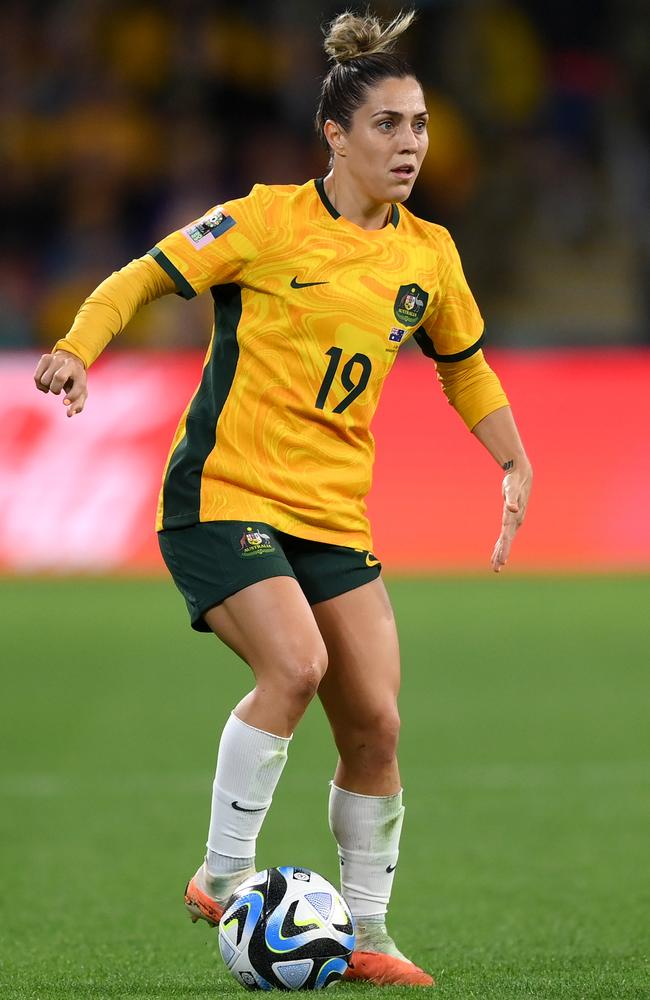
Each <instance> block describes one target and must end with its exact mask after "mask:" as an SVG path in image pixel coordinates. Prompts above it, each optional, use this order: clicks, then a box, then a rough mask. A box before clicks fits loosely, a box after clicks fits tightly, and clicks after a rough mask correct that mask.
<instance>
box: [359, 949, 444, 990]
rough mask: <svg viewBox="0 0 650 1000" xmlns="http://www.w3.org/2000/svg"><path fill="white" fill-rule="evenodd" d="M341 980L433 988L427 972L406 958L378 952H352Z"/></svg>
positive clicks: (430, 977) (378, 984)
mask: <svg viewBox="0 0 650 1000" xmlns="http://www.w3.org/2000/svg"><path fill="white" fill-rule="evenodd" d="M343 979H346V980H358V981H363V982H366V983H374V984H375V986H435V985H436V984H435V981H434V979H433V977H432V976H430V975H429V973H428V972H425V971H424V970H423V969H420V968H419V967H418V966H417V965H415V964H414V963H413V962H409V961H408V959H406V958H395V957H394V956H393V955H385V954H384V953H383V952H380V951H353V952H352V957H351V959H350V966H349V968H348V970H347V972H346V973H345V974H344V976H343Z"/></svg>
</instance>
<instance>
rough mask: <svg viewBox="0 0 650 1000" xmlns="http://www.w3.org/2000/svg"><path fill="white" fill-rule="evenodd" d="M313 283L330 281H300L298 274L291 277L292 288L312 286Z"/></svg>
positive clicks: (327, 282) (326, 283) (324, 283)
mask: <svg viewBox="0 0 650 1000" xmlns="http://www.w3.org/2000/svg"><path fill="white" fill-rule="evenodd" d="M312 285H329V281H298V275H297V274H296V276H295V277H293V278H292V279H291V287H292V288H311V286H312Z"/></svg>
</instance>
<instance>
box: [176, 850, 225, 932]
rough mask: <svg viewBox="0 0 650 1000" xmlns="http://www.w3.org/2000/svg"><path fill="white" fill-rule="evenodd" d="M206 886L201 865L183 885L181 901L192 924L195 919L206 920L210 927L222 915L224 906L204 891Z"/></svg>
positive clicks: (214, 924) (214, 925) (213, 925)
mask: <svg viewBox="0 0 650 1000" xmlns="http://www.w3.org/2000/svg"><path fill="white" fill-rule="evenodd" d="M206 888H207V887H206V885H205V875H204V868H203V865H201V867H200V868H199V870H198V871H197V873H196V875H195V876H194V878H191V879H190V880H189V882H188V883H187V885H186V886H185V895H184V896H183V902H184V903H185V907H186V909H187V911H188V913H189V915H190V917H191V918H192V923H193V924H195V923H196V921H197V920H207V922H208V923H209V924H210V926H211V927H216V926H217V924H218V923H219V921H220V920H221V917H222V916H223V910H224V907H223V904H222V903H220V902H219V900H218V899H215V898H214V897H213V896H210V895H209V893H208V892H206Z"/></svg>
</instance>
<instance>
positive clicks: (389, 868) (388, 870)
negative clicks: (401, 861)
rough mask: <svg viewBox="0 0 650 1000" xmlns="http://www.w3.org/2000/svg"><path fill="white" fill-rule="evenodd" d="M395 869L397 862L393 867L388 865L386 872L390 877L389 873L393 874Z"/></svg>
mask: <svg viewBox="0 0 650 1000" xmlns="http://www.w3.org/2000/svg"><path fill="white" fill-rule="evenodd" d="M396 868H397V862H395V864H394V865H388V867H387V869H386V871H387V873H388V874H389V875H390V873H391V872H394V871H395V869H396Z"/></svg>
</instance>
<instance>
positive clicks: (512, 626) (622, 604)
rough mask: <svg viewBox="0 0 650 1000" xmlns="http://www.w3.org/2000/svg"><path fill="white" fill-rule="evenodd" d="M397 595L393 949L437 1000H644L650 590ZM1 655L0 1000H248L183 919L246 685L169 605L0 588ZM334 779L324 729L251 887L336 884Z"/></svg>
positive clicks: (599, 583)
mask: <svg viewBox="0 0 650 1000" xmlns="http://www.w3.org/2000/svg"><path fill="white" fill-rule="evenodd" d="M389 589H390V591H391V595H392V598H393V601H394V605H395V609H396V613H397V617H398V621H399V625H400V634H401V641H402V654H403V674H404V681H403V693H402V697H401V709H402V717H403V734H402V744H401V763H402V772H403V782H404V787H405V802H406V806H407V812H406V824H405V828H404V836H403V841H402V854H401V857H400V863H399V868H398V872H397V879H396V883H395V890H394V897H393V904H392V909H391V920H390V926H391V928H392V930H393V933H394V935H395V937H396V939H397V941H398V943H399V944H400V946H401V947H402V948H403V949H404V950H405V951H406V952H407V953H408V954H409V955H410V956H412V957H413V959H415V960H416V961H417V962H419V963H421V964H422V965H423V966H425V967H426V968H427V969H430V970H431V971H432V972H433V974H434V975H435V977H436V979H437V981H438V984H439V985H438V989H437V991H436V993H435V994H433V995H438V996H440V997H441V998H458V1000H471V998H481V1000H486V998H494V1000H511V998H512V1000H514V998H517V1000H519V998H522V1000H523V998H528V997H535V998H540V1000H541V998H544V1000H563V998H570V1000H582V998H584V1000H596V998H604V997H612V998H614V997H615V998H617V1000H618V998H632V997H634V998H639V1000H640V998H642V997H643V998H648V997H649V996H650V969H649V965H648V937H649V933H650V899H649V894H648V893H649V890H648V880H647V876H648V861H649V860H650V832H649V828H648V825H647V819H648V804H649V801H650V797H649V795H648V792H649V787H648V773H649V768H648V765H649V763H650V725H649V724H648V663H649V662H650V655H649V651H650V641H649V640H650V631H649V628H648V608H650V578H648V577H636V578H605V577H602V578H593V579H590V578H565V579H562V578H558V579H527V578H517V577H510V578H508V577H507V576H504V577H499V578H493V577H491V576H489V575H488V574H486V577H485V579H480V580H479V579H474V578H467V579H465V578H452V579H446V580H441V579H437V580H419V581H410V580H393V581H389ZM264 627H266V628H268V629H272V628H273V622H271V621H269V622H267V623H266V624H265V626H264ZM0 633H1V637H2V638H1V644H0V650H1V653H0V660H1V663H2V670H1V674H2V696H1V701H0V715H1V718H0V746H1V748H2V752H1V753H0V801H1V803H2V805H1V808H0V849H1V867H0V876H1V881H0V996H2V997H6V998H8V1000H22V998H59V997H73V998H79V1000H86V998H125V1000H126V998H130V1000H131V998H181V997H183V998H188V1000H190V998H191V1000H208V998H210V1000H212V998H217V997H231V996H232V997H235V996H239V997H243V996H244V992H243V991H242V990H241V989H240V988H239V987H238V986H236V984H235V983H234V982H233V981H232V980H231V979H230V977H229V976H228V975H227V973H226V972H225V969H224V967H223V966H222V964H221V961H220V958H219V956H218V950H217V941H216V932H214V931H211V930H210V929H209V928H208V927H207V925H204V924H198V925H196V926H193V925H192V924H191V923H190V921H189V919H187V917H186V914H185V913H184V910H183V906H182V902H181V894H182V890H183V887H184V884H185V881H186V879H187V878H188V876H189V875H191V874H192V873H193V872H194V869H195V867H196V866H197V864H198V863H199V861H200V859H201V856H202V849H203V843H204V840H205V834H206V829H207V820H208V807H209V795H210V784H211V780H212V773H213V766H214V757H215V750H216V744H217V739H218V735H219V732H220V730H221V727H222V725H223V723H224V720H225V719H226V717H227V714H228V712H229V710H230V708H231V706H232V705H233V704H234V703H235V702H236V700H237V699H238V698H239V697H241V695H242V694H243V693H244V692H245V691H246V690H247V688H248V684H249V682H248V675H247V671H246V668H245V667H244V666H243V665H241V664H240V663H239V661H237V660H236V658H235V657H234V656H233V655H232V654H230V653H229V652H228V651H227V650H226V649H225V648H224V647H222V646H220V644H219V643H218V642H217V641H216V640H215V639H213V638H211V637H207V636H199V635H195V634H192V633H191V632H190V630H189V628H188V627H187V624H186V621H185V610H184V607H183V605H182V601H181V599H180V597H179V596H178V595H177V593H176V592H175V590H174V588H173V586H172V585H171V584H168V583H166V582H162V581H160V582H142V581H96V582H95V581H29V580H18V581H17V580H4V581H3V582H2V583H1V584H0ZM334 763H335V755H334V752H333V749H332V744H331V741H330V739H329V734H328V730H327V727H326V724H325V722H324V719H323V716H322V712H321V710H320V708H319V706H318V705H314V706H312V708H311V709H310V711H309V712H308V715H307V717H306V718H305V720H304V722H303V723H302V725H301V727H300V728H299V730H298V732H297V734H296V737H295V740H294V743H293V745H292V748H291V753H290V757H289V763H288V765H287V768H286V770H285V773H284V776H283V780H282V782H281V785H280V789H279V791H278V794H277V795H276V798H275V800H274V803H273V806H272V809H271V812H270V814H269V817H268V820H267V823H266V826H265V828H264V831H263V835H262V839H261V843H260V849H259V854H258V862H259V866H260V867H264V866H266V865H272V864H281V863H294V864H301V865H306V866H309V867H312V868H315V869H316V870H318V871H320V872H322V873H323V874H324V875H325V876H326V877H329V878H331V879H335V878H336V874H337V864H336V858H335V850H334V847H333V844H332V842H331V840H330V835H329V832H328V830H327V819H326V816H327V807H326V802H327V782H328V779H329V777H330V775H331V773H332V769H333V767H334ZM337 995H339V996H341V997H342V998H345V997H348V998H350V997H354V996H357V997H359V998H370V997H379V996H383V997H384V998H385V997H386V996H394V997H406V996H411V997H412V996H413V991H412V990H408V989H404V988H401V989H393V990H388V991H386V990H379V989H376V988H370V987H364V986H362V987H359V986H355V985H354V984H350V985H346V986H341V987H338V994H337Z"/></svg>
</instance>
